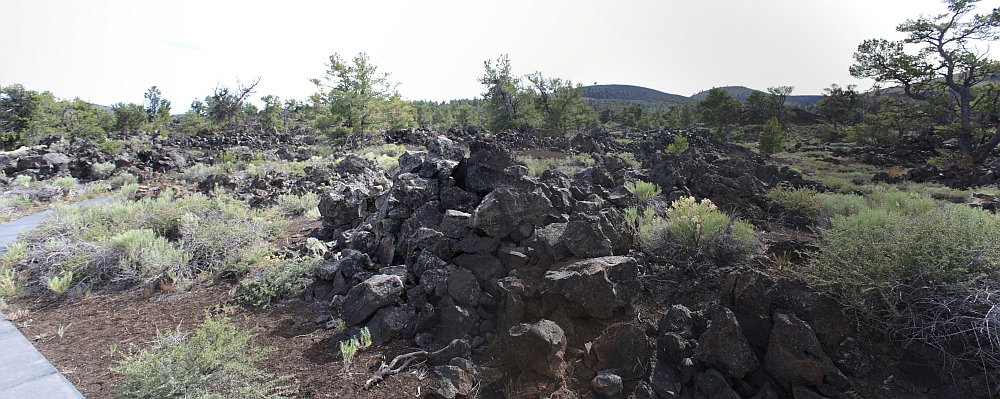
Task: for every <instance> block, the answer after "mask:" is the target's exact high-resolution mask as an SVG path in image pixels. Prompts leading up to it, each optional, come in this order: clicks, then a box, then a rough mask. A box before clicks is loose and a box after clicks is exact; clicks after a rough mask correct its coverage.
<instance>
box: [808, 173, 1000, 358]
mask: <svg viewBox="0 0 1000 399" xmlns="http://www.w3.org/2000/svg"><path fill="white" fill-rule="evenodd" d="M855 197H856V196H855ZM841 198H842V199H846V200H843V201H841V202H840V203H838V205H837V206H836V209H837V211H836V212H837V214H836V216H834V217H833V218H832V220H831V227H830V228H829V229H826V230H823V231H822V242H821V245H820V249H819V251H818V252H817V253H816V254H815V258H814V259H813V260H812V261H811V262H809V263H808V264H806V265H805V266H804V268H803V269H802V275H803V276H804V277H805V278H806V279H807V280H808V281H810V282H811V283H812V284H814V285H816V286H818V287H823V288H825V289H827V290H829V291H831V292H835V293H838V294H839V295H840V296H841V298H842V299H843V302H844V303H845V304H846V305H847V306H848V307H849V308H850V309H852V310H853V311H854V313H855V314H856V316H857V318H858V320H859V321H861V322H862V323H863V324H864V325H866V326H868V327H870V328H876V329H879V330H883V331H888V332H892V333H898V334H902V335H903V336H904V337H907V338H908V339H911V340H919V341H923V342H927V343H930V344H931V345H935V346H937V347H939V348H941V349H942V351H944V352H950V353H952V354H954V355H957V356H958V357H959V358H965V359H968V360H976V361H981V360H983V359H987V360H989V361H990V362H991V363H993V364H994V365H1000V335H998V334H997V332H998V330H997V327H996V326H997V325H1000V315H998V314H996V312H995V310H994V308H995V306H994V305H993V304H992V303H991V302H990V301H989V300H986V298H989V297H991V296H995V295H997V294H998V293H997V292H996V289H995V288H991V287H994V286H995V285H996V283H997V282H998V281H1000V219H998V218H997V216H996V215H993V214H991V213H988V212H984V211H981V210H977V209H972V208H970V207H968V206H965V205H956V204H946V205H943V206H935V205H932V203H933V200H931V199H930V198H929V197H926V196H921V195H916V194H909V193H902V192H898V191H893V190H878V191H876V192H874V193H873V195H871V196H869V197H868V198H865V200H866V202H865V204H861V203H860V201H858V198H860V197H858V198H854V197H850V196H844V197H841ZM832 199H834V197H830V198H826V199H825V200H823V199H821V201H822V202H824V203H829V202H831V200H832ZM928 201H930V202H928ZM848 203H850V204H851V205H849V206H848V205H845V204H848ZM825 206H829V205H825ZM855 209H856V210H855ZM956 343H957V345H956Z"/></svg>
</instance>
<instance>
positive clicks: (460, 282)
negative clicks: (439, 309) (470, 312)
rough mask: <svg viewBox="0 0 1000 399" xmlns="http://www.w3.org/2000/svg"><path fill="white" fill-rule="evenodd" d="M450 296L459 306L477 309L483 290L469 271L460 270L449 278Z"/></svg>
mask: <svg viewBox="0 0 1000 399" xmlns="http://www.w3.org/2000/svg"><path fill="white" fill-rule="evenodd" d="M448 295H449V296H451V299H453V300H454V301H455V303H457V304H459V305H462V306H465V307H468V308H475V307H476V306H479V297H480V296H482V295H483V290H482V288H480V286H479V281H478V280H477V279H476V276H475V275H473V274H472V272H471V271H469V269H465V268H458V269H456V270H455V271H454V272H452V273H451V276H450V277H448Z"/></svg>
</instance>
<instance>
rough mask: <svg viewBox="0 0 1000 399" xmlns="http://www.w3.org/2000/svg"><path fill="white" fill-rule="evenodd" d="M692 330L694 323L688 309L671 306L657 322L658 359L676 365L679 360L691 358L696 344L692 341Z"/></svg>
mask: <svg viewBox="0 0 1000 399" xmlns="http://www.w3.org/2000/svg"><path fill="white" fill-rule="evenodd" d="M693 330H694V322H693V321H692V318H691V311H690V310H689V309H688V308H686V307H684V305H673V306H672V307H671V308H670V309H667V312H666V313H664V314H663V317H661V318H660V322H659V328H658V334H659V336H658V339H659V345H657V353H658V357H659V358H660V359H663V360H668V361H669V362H670V364H677V363H679V362H680V361H681V359H684V358H686V357H691V356H693V355H694V348H695V346H697V342H696V341H695V340H693V339H692V337H693V335H694V332H693Z"/></svg>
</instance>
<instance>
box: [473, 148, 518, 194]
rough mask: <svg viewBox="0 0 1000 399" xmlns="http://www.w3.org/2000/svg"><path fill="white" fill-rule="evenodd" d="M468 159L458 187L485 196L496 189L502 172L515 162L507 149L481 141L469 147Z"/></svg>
mask: <svg viewBox="0 0 1000 399" xmlns="http://www.w3.org/2000/svg"><path fill="white" fill-rule="evenodd" d="M469 153H470V155H469V158H468V159H466V160H465V161H464V162H465V165H463V166H464V170H465V173H464V176H459V177H464V178H462V179H459V187H462V188H464V189H465V190H466V191H470V192H473V193H480V194H486V193H488V192H490V191H492V190H493V189H494V188H496V186H497V184H498V183H499V181H500V178H501V175H502V174H503V170H504V169H506V168H507V167H508V166H511V165H513V164H514V163H515V162H516V161H515V158H514V154H513V153H511V152H510V150H508V149H507V148H505V147H503V146H501V145H499V144H495V143H487V142H483V141H476V142H473V143H472V144H471V145H469Z"/></svg>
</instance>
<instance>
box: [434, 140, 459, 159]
mask: <svg viewBox="0 0 1000 399" xmlns="http://www.w3.org/2000/svg"><path fill="white" fill-rule="evenodd" d="M427 152H428V153H430V154H431V155H435V156H437V157H440V158H441V159H447V160H450V161H461V160H462V159H463V158H465V151H464V150H462V148H461V147H459V146H457V145H455V142H454V141H452V140H451V139H449V138H447V137H444V136H436V137H434V138H432V139H430V140H427Z"/></svg>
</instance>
